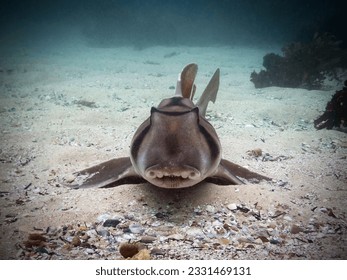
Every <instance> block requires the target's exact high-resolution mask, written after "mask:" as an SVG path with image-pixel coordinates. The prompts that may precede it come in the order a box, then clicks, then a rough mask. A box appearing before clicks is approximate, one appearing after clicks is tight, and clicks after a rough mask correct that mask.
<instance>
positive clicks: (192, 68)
mask: <svg viewBox="0 0 347 280" xmlns="http://www.w3.org/2000/svg"><path fill="white" fill-rule="evenodd" d="M197 72H198V65H196V64H195V63H191V64H188V65H187V66H186V67H184V68H183V70H182V72H181V73H180V74H179V75H178V80H177V86H176V93H175V95H176V96H181V97H183V98H188V99H190V100H192V99H193V96H194V93H195V89H196V87H195V85H194V80H195V77H196V73H197Z"/></svg>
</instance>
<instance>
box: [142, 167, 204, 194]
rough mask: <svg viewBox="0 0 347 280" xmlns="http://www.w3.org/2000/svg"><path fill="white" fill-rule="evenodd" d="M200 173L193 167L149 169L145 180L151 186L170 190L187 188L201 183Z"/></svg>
mask: <svg viewBox="0 0 347 280" xmlns="http://www.w3.org/2000/svg"><path fill="white" fill-rule="evenodd" d="M200 175H201V174H200V171H199V170H197V169H196V168H194V167H191V166H183V167H159V166H158V165H155V166H152V167H149V168H147V169H146V171H145V176H144V178H145V179H146V180H147V181H148V182H150V183H151V184H153V185H155V186H158V187H161V188H168V189H177V188H186V187H190V186H193V185H195V184H197V183H198V182H200V181H201V179H200V178H201V176H200Z"/></svg>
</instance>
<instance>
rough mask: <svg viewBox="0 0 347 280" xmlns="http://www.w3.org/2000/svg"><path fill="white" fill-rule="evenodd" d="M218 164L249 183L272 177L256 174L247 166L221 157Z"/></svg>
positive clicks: (268, 179)
mask: <svg viewBox="0 0 347 280" xmlns="http://www.w3.org/2000/svg"><path fill="white" fill-rule="evenodd" d="M220 165H221V166H223V167H224V168H225V169H226V170H227V171H228V172H230V173H232V174H233V175H234V176H237V177H238V178H241V179H245V180H247V181H249V182H250V183H258V182H259V181H261V180H265V181H271V180H272V179H271V178H269V177H267V176H264V175H261V174H258V173H256V172H252V171H249V170H248V169H247V168H244V167H242V166H240V165H238V164H236V163H233V162H230V161H228V160H225V159H222V160H221V162H220Z"/></svg>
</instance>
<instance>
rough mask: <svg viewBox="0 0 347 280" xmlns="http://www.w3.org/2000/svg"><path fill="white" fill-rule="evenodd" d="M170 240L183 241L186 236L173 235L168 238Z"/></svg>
mask: <svg viewBox="0 0 347 280" xmlns="http://www.w3.org/2000/svg"><path fill="white" fill-rule="evenodd" d="M167 238H168V239H174V240H182V239H183V238H184V236H183V235H182V234H179V233H175V234H171V235H169V236H168V237H167Z"/></svg>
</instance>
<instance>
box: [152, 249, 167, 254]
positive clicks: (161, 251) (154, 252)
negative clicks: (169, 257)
mask: <svg viewBox="0 0 347 280" xmlns="http://www.w3.org/2000/svg"><path fill="white" fill-rule="evenodd" d="M151 255H162V256H163V255H165V251H164V250H162V249H159V248H153V249H152V250H151Z"/></svg>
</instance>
